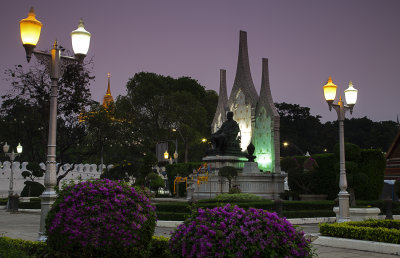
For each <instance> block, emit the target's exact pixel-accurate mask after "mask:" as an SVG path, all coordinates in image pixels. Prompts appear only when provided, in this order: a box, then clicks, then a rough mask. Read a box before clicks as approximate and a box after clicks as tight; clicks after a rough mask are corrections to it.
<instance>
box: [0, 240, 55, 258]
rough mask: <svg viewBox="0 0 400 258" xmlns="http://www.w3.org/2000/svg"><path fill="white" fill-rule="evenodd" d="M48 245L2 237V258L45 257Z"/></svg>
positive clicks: (0, 246) (0, 251)
mask: <svg viewBox="0 0 400 258" xmlns="http://www.w3.org/2000/svg"><path fill="white" fill-rule="evenodd" d="M46 253H47V246H46V243H43V242H36V241H27V240H22V239H13V238H9V237H0V257H44V256H45V255H46Z"/></svg>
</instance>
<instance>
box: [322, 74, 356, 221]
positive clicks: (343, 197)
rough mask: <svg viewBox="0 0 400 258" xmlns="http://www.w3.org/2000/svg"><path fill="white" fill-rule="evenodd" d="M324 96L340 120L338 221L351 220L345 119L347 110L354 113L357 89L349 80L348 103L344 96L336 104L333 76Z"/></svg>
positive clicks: (329, 80) (346, 96)
mask: <svg viewBox="0 0 400 258" xmlns="http://www.w3.org/2000/svg"><path fill="white" fill-rule="evenodd" d="M323 89H324V96H325V99H326V102H327V103H328V105H329V110H332V108H333V109H335V111H336V113H337V115H338V122H339V147H340V179H339V188H340V192H339V194H338V197H339V219H338V222H345V221H350V210H349V196H350V194H349V193H348V192H347V179H346V166H345V149H344V119H345V113H346V111H350V114H352V113H353V107H354V105H355V104H356V101H357V90H356V89H355V88H354V87H353V83H352V82H351V81H350V82H349V88H347V89H346V90H345V91H344V94H345V98H346V103H347V105H344V104H343V101H342V97H341V96H340V97H339V102H338V103H337V104H334V103H333V101H334V100H335V97H336V89H337V86H336V85H335V84H333V82H332V78H331V77H329V79H328V83H327V84H325V85H324V87H323Z"/></svg>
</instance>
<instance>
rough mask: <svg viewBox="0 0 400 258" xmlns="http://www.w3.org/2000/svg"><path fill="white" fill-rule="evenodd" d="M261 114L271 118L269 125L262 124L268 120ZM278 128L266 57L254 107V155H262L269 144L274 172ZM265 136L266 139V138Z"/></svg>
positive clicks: (276, 167) (277, 155)
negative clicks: (266, 129)
mask: <svg viewBox="0 0 400 258" xmlns="http://www.w3.org/2000/svg"><path fill="white" fill-rule="evenodd" d="M263 116H265V118H266V117H270V118H271V119H270V120H269V121H270V123H271V124H270V125H267V124H264V123H268V122H267V121H268V120H264V119H263ZM263 128H270V130H271V134H265V129H263ZM279 128H280V117H279V113H278V110H277V109H276V107H275V104H274V101H273V99H272V94H271V87H270V84H269V71H268V59H267V58H263V59H262V75H261V89H260V97H259V99H258V103H257V107H256V129H255V131H256V134H255V135H254V137H255V139H254V140H255V142H256V143H257V145H256V146H257V148H256V156H257V155H259V156H260V155H262V153H263V152H265V147H268V146H271V147H269V148H268V150H269V151H270V156H269V159H270V160H271V162H272V163H273V164H271V165H272V167H271V169H272V172H275V173H276V172H280V159H279V157H280V141H279V138H280V137H279ZM257 133H258V134H257ZM266 137H267V138H268V139H266ZM269 137H270V138H269ZM263 145H264V146H263ZM261 165H262V164H261Z"/></svg>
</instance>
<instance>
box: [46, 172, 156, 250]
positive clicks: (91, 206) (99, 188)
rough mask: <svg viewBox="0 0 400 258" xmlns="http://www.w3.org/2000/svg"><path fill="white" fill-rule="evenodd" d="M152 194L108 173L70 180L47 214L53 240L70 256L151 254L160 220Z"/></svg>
mask: <svg viewBox="0 0 400 258" xmlns="http://www.w3.org/2000/svg"><path fill="white" fill-rule="evenodd" d="M154 210H155V208H154V207H153V206H152V205H151V203H150V200H149V198H148V197H147V196H146V195H145V194H143V193H140V192H138V191H136V190H135V188H133V187H130V186H129V185H128V184H127V183H124V182H120V181H117V182H115V181H111V180H108V179H101V180H93V181H87V182H81V183H79V184H77V185H69V186H67V187H65V188H64V189H63V190H62V191H60V193H59V195H58V197H57V199H56V201H55V203H54V205H53V206H52V208H51V210H50V211H49V213H48V216H47V219H46V234H47V243H48V246H49V247H50V248H51V249H52V250H54V251H56V250H57V251H62V252H63V254H65V255H66V256H79V257H81V256H87V257H91V256H97V257H100V256H101V257H116V256H126V255H127V254H130V255H132V256H135V257H142V256H146V255H148V253H147V252H148V247H149V246H148V245H149V243H150V240H151V237H152V235H153V233H154V228H155V225H156V219H155V211H154Z"/></svg>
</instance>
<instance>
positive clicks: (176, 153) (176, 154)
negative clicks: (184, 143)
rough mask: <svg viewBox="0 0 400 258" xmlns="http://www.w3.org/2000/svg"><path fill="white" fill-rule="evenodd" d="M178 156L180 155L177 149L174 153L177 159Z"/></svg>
mask: <svg viewBox="0 0 400 258" xmlns="http://www.w3.org/2000/svg"><path fill="white" fill-rule="evenodd" d="M178 156H179V154H178V152H176V151H175V153H174V159H177V158H178Z"/></svg>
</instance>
